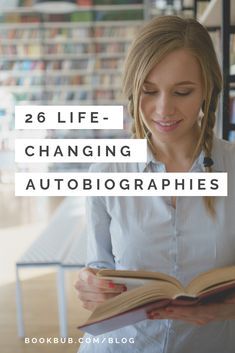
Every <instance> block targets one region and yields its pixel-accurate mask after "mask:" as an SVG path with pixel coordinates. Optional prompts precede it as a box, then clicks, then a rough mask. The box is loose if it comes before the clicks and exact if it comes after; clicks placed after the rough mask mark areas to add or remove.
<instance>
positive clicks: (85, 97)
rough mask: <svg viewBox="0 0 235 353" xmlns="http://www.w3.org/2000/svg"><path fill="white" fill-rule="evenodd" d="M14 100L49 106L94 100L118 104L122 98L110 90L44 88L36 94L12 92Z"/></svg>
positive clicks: (30, 91) (118, 93) (116, 92)
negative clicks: (49, 104)
mask: <svg viewBox="0 0 235 353" xmlns="http://www.w3.org/2000/svg"><path fill="white" fill-rule="evenodd" d="M12 94H13V96H14V98H15V100H16V101H17V102H20V101H23V102H25V101H27V102H29V101H30V102H34V101H36V102H40V101H42V102H50V103H51V104H52V103H53V102H56V103H58V102H69V101H73V102H78V103H79V102H82V101H83V102H84V104H86V101H89V102H90V101H96V100H102V101H106V100H107V101H114V102H120V101H121V99H122V97H121V93H120V92H119V91H117V90H112V89H96V90H94V91H91V90H82V89H78V88H76V89H74V90H71V89H66V90H61V89H58V90H55V89H54V90H52V91H51V90H47V89H46V87H45V89H44V90H43V89H42V90H39V91H36V92H33V91H32V90H30V89H29V90H28V91H26V90H24V91H20V92H12Z"/></svg>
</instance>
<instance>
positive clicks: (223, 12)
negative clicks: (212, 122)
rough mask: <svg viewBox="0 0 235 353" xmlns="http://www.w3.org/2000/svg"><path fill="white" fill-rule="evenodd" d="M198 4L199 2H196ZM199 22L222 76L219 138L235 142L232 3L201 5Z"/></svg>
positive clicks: (234, 10)
mask: <svg viewBox="0 0 235 353" xmlns="http://www.w3.org/2000/svg"><path fill="white" fill-rule="evenodd" d="M197 2H198V3H200V2H201V0H198V1H197ZM203 2H204V3H205V5H204V11H203V12H201V13H200V14H199V21H200V22H201V23H202V24H203V25H204V26H206V27H207V28H208V30H209V32H210V34H211V36H212V40H213V42H214V44H215V48H216V51H217V54H218V57H219V61H220V65H221V69H222V73H223V92H222V98H221V102H220V109H219V114H218V119H217V120H218V123H219V124H218V126H217V130H218V132H219V135H220V137H223V138H224V139H226V140H229V141H232V142H235V115H234V114H235V110H234V107H235V2H234V1H232V0H210V1H209V0H207V1H203Z"/></svg>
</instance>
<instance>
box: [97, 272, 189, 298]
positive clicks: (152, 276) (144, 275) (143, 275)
mask: <svg viewBox="0 0 235 353" xmlns="http://www.w3.org/2000/svg"><path fill="white" fill-rule="evenodd" d="M96 275H97V276H98V277H106V278H110V277H112V279H113V281H114V282H115V279H114V278H116V277H119V278H128V279H130V278H133V279H136V278H138V279H139V280H155V281H156V280H160V281H163V282H166V283H168V282H169V283H172V284H174V285H175V286H176V287H178V288H180V289H181V290H182V291H183V292H184V288H183V287H182V285H181V283H180V282H179V281H178V280H177V279H176V278H175V277H173V276H169V275H167V274H165V273H162V272H151V271H142V270H141V271H129V270H109V269H102V270H99V271H98V272H97V273H96ZM116 283H119V282H116ZM120 283H124V282H120ZM132 283H133V286H134V281H133V282H132ZM137 283H138V282H136V284H137ZM139 283H141V282H139ZM129 285H131V282H130V281H129Z"/></svg>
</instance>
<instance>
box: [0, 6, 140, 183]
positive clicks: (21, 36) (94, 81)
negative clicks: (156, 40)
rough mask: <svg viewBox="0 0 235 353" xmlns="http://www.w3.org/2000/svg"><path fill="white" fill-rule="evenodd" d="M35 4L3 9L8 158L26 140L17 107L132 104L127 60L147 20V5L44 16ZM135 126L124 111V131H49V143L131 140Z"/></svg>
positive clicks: (3, 117)
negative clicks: (125, 92) (17, 126)
mask: <svg viewBox="0 0 235 353" xmlns="http://www.w3.org/2000/svg"><path fill="white" fill-rule="evenodd" d="M31 5H33V2H32V1H31V0H25V1H23V0H21V1H20V6H18V7H15V8H10V9H7V10H4V11H1V10H0V98H1V103H0V133H1V138H0V152H1V155H2V156H3V154H5V153H6V152H7V151H9V152H12V151H13V150H14V138H15V137H17V134H19V133H20V136H22V132H17V131H14V106H15V105H91V104H97V105H117V104H122V105H125V104H126V102H125V101H124V100H123V97H122V95H121V74H122V69H123V62H124V58H125V56H126V52H127V50H128V47H129V45H130V43H131V41H132V38H133V36H134V34H135V33H136V31H137V30H138V29H139V27H140V26H141V25H142V24H143V21H144V19H145V17H146V12H145V1H144V0H129V1H117V0H112V1H108V0H93V1H90V0H87V1H86V0H81V1H79V0H78V5H77V9H76V10H75V11H73V12H70V13H64V14H53V13H50V14H48V13H41V12H37V11H36V10H35V9H34V8H33V7H32V6H31ZM129 124H130V119H129V117H128V114H127V112H126V110H125V117H124V131H122V130H112V131H111V130H80V131H78V130H67V131H56V130H53V131H48V132H47V134H48V135H49V137H50V138H58V137H63V138H86V137H87V138H109V137H114V138H115V137H129V133H128V132H127V131H128V126H129ZM45 137H48V136H47V135H46V136H45ZM1 155H0V165H1ZM9 167H10V168H11V167H12V165H11V166H10V165H9ZM80 167H85V166H80ZM5 168H6V166H5ZM54 168H55V169H53V170H57V169H58V168H59V166H58V165H54ZM60 168H62V169H64V168H65V169H66V168H72V165H68V164H66V166H63V165H61V166H60ZM74 168H76V169H77V168H78V166H77V165H76V166H74ZM0 169H2V168H1V166H0ZM0 180H1V174H0Z"/></svg>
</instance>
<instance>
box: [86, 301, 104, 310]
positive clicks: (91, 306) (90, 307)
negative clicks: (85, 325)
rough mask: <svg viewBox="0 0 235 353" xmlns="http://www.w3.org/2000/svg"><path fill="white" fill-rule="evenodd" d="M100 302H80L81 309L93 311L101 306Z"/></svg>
mask: <svg viewBox="0 0 235 353" xmlns="http://www.w3.org/2000/svg"><path fill="white" fill-rule="evenodd" d="M101 303H102V302H89V301H85V302H82V307H83V308H84V309H86V310H89V311H93V310H95V308H96V307H97V306H98V305H99V304H101Z"/></svg>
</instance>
